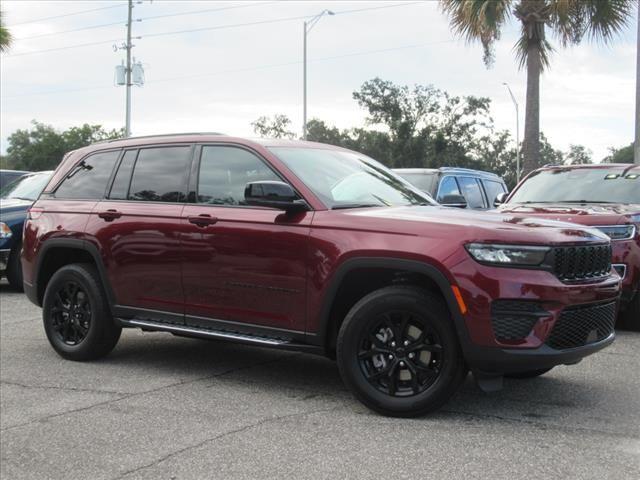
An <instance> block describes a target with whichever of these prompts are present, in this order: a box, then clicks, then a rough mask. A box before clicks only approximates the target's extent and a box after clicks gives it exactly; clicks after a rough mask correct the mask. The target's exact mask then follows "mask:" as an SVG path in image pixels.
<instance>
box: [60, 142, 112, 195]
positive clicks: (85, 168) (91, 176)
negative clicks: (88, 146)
mask: <svg viewBox="0 0 640 480" xmlns="http://www.w3.org/2000/svg"><path fill="white" fill-rule="evenodd" d="M119 156H120V150H116V151H111V152H103V153H95V154H93V155H90V156H89V157H87V158H85V159H84V160H82V161H81V162H80V163H79V164H78V165H76V166H75V167H74V168H73V169H72V170H71V172H70V173H69V175H67V178H65V179H64V180H63V181H62V184H61V185H60V186H59V187H58V188H57V189H56V192H55V196H56V198H82V199H99V198H102V197H104V193H105V190H106V189H107V182H108V181H109V178H110V177H111V172H112V171H113V167H114V165H115V164H116V161H117V160H118V157H119Z"/></svg>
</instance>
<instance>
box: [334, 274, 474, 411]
mask: <svg viewBox="0 0 640 480" xmlns="http://www.w3.org/2000/svg"><path fill="white" fill-rule="evenodd" d="M337 360H338V367H339V369H340V373H341V375H342V378H343V380H344V382H345V384H346V385H347V387H349V389H350V390H351V391H352V392H353V394H354V395H355V396H356V397H357V398H358V399H359V400H360V401H361V402H362V403H364V404H365V405H366V406H367V407H369V408H371V409H372V410H374V411H376V412H378V413H381V414H383V415H390V416H398V417H413V416H419V415H424V414H426V413H428V412H432V411H434V410H436V409H438V408H439V407H440V406H442V405H443V404H444V403H445V402H446V401H447V400H448V399H449V398H450V397H451V396H452V395H453V394H454V393H455V391H456V390H457V388H458V387H459V385H460V383H461V382H462V380H463V379H464V377H465V375H466V372H467V370H466V366H465V363H464V360H463V358H462V354H461V350H460V346H459V344H458V339H457V336H456V333H455V330H454V328H453V325H452V320H451V318H450V315H449V312H448V310H447V308H446V306H445V305H444V302H443V301H442V299H441V298H440V297H439V296H437V295H435V294H433V293H430V292H427V291H424V290H422V289H419V288H416V287H406V286H393V287H386V288H382V289H380V290H377V291H375V292H373V293H371V294H369V295H367V296H366V297H364V298H363V299H362V300H360V301H359V302H358V303H357V304H356V305H355V306H354V307H353V308H352V309H351V311H350V312H349V314H348V315H347V317H346V318H345V320H344V323H343V324H342V326H341V328H340V332H339V334H338V343H337Z"/></svg>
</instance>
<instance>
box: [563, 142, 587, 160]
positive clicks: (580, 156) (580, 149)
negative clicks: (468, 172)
mask: <svg viewBox="0 0 640 480" xmlns="http://www.w3.org/2000/svg"><path fill="white" fill-rule="evenodd" d="M592 157H593V152H592V151H591V150H589V149H588V148H587V147H585V146H584V145H569V151H568V152H567V154H566V155H565V156H564V160H565V163H567V164H568V165H588V164H591V163H593V159H592Z"/></svg>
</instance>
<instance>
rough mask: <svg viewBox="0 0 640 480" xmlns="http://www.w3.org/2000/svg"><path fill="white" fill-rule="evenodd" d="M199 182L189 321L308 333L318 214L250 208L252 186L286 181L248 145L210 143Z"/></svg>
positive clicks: (187, 253) (189, 234) (187, 276)
mask: <svg viewBox="0 0 640 480" xmlns="http://www.w3.org/2000/svg"><path fill="white" fill-rule="evenodd" d="M197 178H198V181H197V190H196V195H195V198H192V199H191V200H192V201H194V203H191V204H188V205H186V206H185V208H184V210H183V212H182V223H183V230H182V231H183V233H182V237H181V244H182V250H183V264H182V265H183V267H182V271H183V285H184V292H185V313H186V322H187V324H191V325H198V326H205V327H207V326H213V325H215V326H219V325H221V324H222V325H228V326H229V328H230V329H232V328H233V323H243V324H247V323H248V324H254V325H261V326H267V327H272V328H279V329H286V330H294V331H300V332H302V331H304V328H305V318H304V312H305V291H306V255H307V244H308V237H309V230H310V224H311V218H312V215H313V213H312V212H304V213H300V214H296V215H287V214H285V213H284V212H282V211H279V210H274V209H267V208H258V207H251V206H248V205H246V203H245V202H244V188H245V185H246V184H247V183H248V182H252V181H259V180H282V179H281V178H280V177H279V176H278V175H277V174H276V173H275V172H274V171H273V170H272V169H271V168H270V167H269V166H268V165H267V163H266V162H265V161H264V160H263V159H262V158H260V157H258V156H257V155H256V154H255V153H253V152H251V151H249V150H246V149H244V148H240V147H234V146H228V145H227V146H222V145H220V146H215V145H211V146H203V147H202V150H201V152H200V164H199V173H198V177H197ZM221 321H222V322H221Z"/></svg>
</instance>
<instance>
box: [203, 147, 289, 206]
mask: <svg viewBox="0 0 640 480" xmlns="http://www.w3.org/2000/svg"><path fill="white" fill-rule="evenodd" d="M260 180H280V178H279V177H278V176H277V175H276V174H275V173H273V171H272V170H271V169H270V168H269V167H267V165H265V163H264V162H263V161H262V160H260V159H259V158H258V157H257V156H255V155H254V154H253V153H251V152H248V151H246V150H243V149H241V148H235V147H222V146H220V147H214V146H209V147H203V148H202V156H201V158H200V174H199V176H198V203H209V204H212V205H246V203H245V201H244V187H245V186H246V185H247V183H249V182H257V181H260Z"/></svg>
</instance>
